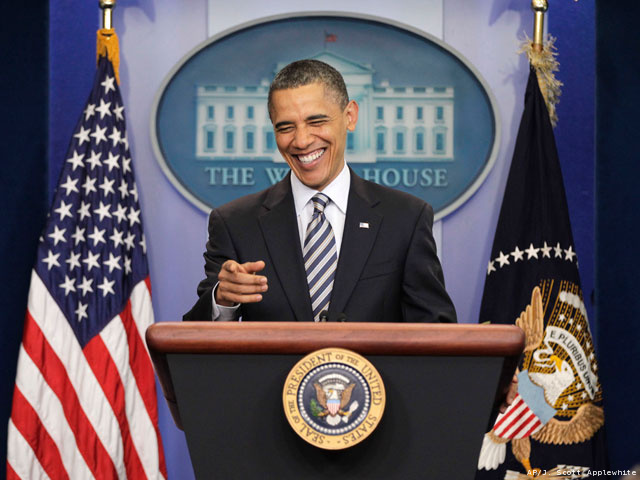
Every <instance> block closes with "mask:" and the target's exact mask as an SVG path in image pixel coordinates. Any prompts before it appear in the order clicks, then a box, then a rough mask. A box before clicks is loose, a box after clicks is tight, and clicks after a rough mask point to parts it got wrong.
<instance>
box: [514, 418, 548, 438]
mask: <svg viewBox="0 0 640 480" xmlns="http://www.w3.org/2000/svg"><path fill="white" fill-rule="evenodd" d="M541 428H542V422H541V421H540V419H539V418H538V417H536V421H535V422H534V423H533V424H532V425H531V428H530V429H529V430H527V431H525V432H524V433H522V434H521V435H517V436H515V437H514V438H525V437H528V436H529V435H533V434H534V433H535V432H537V431H538V430H540V429H541Z"/></svg>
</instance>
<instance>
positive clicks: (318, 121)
mask: <svg viewBox="0 0 640 480" xmlns="http://www.w3.org/2000/svg"><path fill="white" fill-rule="evenodd" d="M325 123H327V121H326V120H314V121H313V122H311V125H312V126H314V127H319V126H320V125H324V124H325Z"/></svg>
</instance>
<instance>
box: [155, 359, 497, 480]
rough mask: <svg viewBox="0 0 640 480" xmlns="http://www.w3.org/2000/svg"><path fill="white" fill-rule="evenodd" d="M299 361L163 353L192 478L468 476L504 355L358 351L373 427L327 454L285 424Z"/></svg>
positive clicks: (473, 467) (453, 478) (474, 463)
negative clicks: (382, 398)
mask: <svg viewBox="0 0 640 480" xmlns="http://www.w3.org/2000/svg"><path fill="white" fill-rule="evenodd" d="M302 357H303V355H297V354H291V355H285V354H242V355H240V354H171V353H169V354H167V362H168V366H169V370H170V373H171V378H172V379H173V383H174V386H175V391H176V397H177V398H176V400H177V404H178V405H179V410H180V416H181V419H182V425H183V428H184V430H185V433H186V434H187V442H188V446H189V451H190V454H191V460H192V463H193V466H194V471H195V474H196V477H197V478H199V479H209V478H219V479H225V480H226V479H235V478H238V479H253V478H255V479H279V480H280V479H326V478H332V479H367V480H373V479H403V480H404V479H447V480H456V479H461V480H467V479H472V478H473V477H474V475H475V471H476V468H477V458H478V453H479V451H480V446H481V443H482V437H483V435H484V433H485V432H486V430H487V428H488V425H489V420H490V419H489V418H487V412H490V411H491V410H492V406H493V404H494V399H495V396H496V390H497V388H498V382H499V379H500V375H501V372H502V370H503V366H504V362H505V359H504V358H502V357H491V356H477V357H475V356H472V357H462V356H412V355H402V356H400V355H397V356H396V355H367V356H366V358H367V359H368V360H369V361H370V362H372V364H373V365H374V366H375V367H376V369H377V370H378V372H379V373H380V375H381V377H382V379H383V381H384V384H385V389H386V397H387V398H386V407H385V411H384V415H383V418H382V421H381V422H380V425H379V426H378V428H377V429H376V431H375V432H373V434H372V435H371V436H370V437H369V438H367V439H365V440H364V441H363V442H362V443H360V444H358V445H355V446H354V447H351V448H348V449H346V450H339V451H327V450H322V449H319V448H317V447H314V446H312V445H310V444H308V443H307V442H305V441H304V440H303V439H301V438H300V437H299V436H298V435H297V434H296V433H295V432H294V431H293V430H292V428H291V427H290V426H289V424H288V422H287V420H286V418H285V414H284V410H283V406H282V389H283V387H284V383H285V379H286V377H287V375H288V374H289V371H290V370H291V368H292V367H293V366H294V365H295V364H296V362H297V361H298V360H300V358H302Z"/></svg>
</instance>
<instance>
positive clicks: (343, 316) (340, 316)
mask: <svg viewBox="0 0 640 480" xmlns="http://www.w3.org/2000/svg"><path fill="white" fill-rule="evenodd" d="M336 321H337V322H346V321H347V314H346V313H344V312H342V313H339V314H338V318H337V319H336Z"/></svg>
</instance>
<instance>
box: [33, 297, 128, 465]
mask: <svg viewBox="0 0 640 480" xmlns="http://www.w3.org/2000/svg"><path fill="white" fill-rule="evenodd" d="M32 288H33V287H32ZM49 338H52V337H51V336H49ZM23 345H24V349H25V351H26V352H27V354H28V355H29V356H30V357H31V359H32V360H33V362H34V363H35V364H36V365H38V366H39V368H40V371H41V372H42V375H43V376H44V378H45V380H46V382H47V384H49V386H50V387H51V389H52V390H53V391H54V392H55V394H56V396H57V397H58V398H59V399H60V401H61V402H62V406H63V408H64V415H65V417H66V419H67V421H68V422H69V425H70V427H71V429H72V430H73V433H74V435H75V437H76V445H77V448H78V450H79V451H80V453H81V454H82V456H83V457H84V459H85V460H86V462H87V465H88V466H89V468H90V469H91V472H92V473H93V475H94V476H98V475H99V476H101V477H106V478H118V477H119V476H118V473H117V470H116V467H115V465H114V463H113V461H112V460H111V456H110V455H109V453H108V452H107V450H106V448H105V445H104V444H103V442H102V441H101V439H100V438H99V436H98V435H97V433H96V430H95V429H94V427H93V425H92V424H91V422H90V420H89V418H88V417H87V415H86V413H85V410H84V409H83V408H82V405H83V403H82V402H81V401H80V399H79V398H78V393H77V392H78V391H79V390H80V389H78V390H76V389H74V385H73V383H72V382H71V379H70V377H69V376H68V375H67V371H66V369H65V368H64V364H63V363H62V362H61V361H60V358H58V356H57V355H56V352H55V351H54V350H53V349H52V348H51V345H50V344H49V342H48V341H47V339H46V338H45V337H44V335H43V333H42V330H40V328H39V326H38V324H37V323H36V322H35V321H34V319H33V318H32V317H31V315H30V314H29V312H27V319H26V322H25V335H24V339H23ZM38 347H39V348H38ZM67 364H68V363H67ZM87 373H88V375H86V376H85V379H87V380H88V379H91V380H93V381H94V382H95V378H93V375H91V373H90V372H87ZM84 383H85V384H89V383H92V382H91V381H86V382H84ZM95 387H97V388H99V386H98V385H95ZM84 388H85V387H84V385H83V389H84ZM92 397H95V396H93V395H92ZM85 399H86V397H85ZM99 403H100V402H96V404H92V403H91V401H89V402H86V403H85V404H86V405H87V406H90V408H89V409H88V410H90V411H91V410H93V411H95V410H97V407H98V408H99ZM107 408H108V407H107ZM106 431H109V430H106ZM114 457H117V456H116V455H114Z"/></svg>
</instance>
